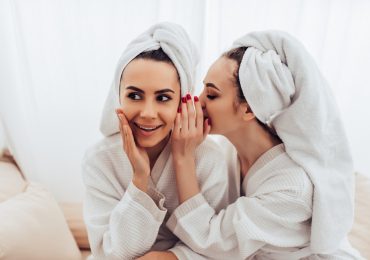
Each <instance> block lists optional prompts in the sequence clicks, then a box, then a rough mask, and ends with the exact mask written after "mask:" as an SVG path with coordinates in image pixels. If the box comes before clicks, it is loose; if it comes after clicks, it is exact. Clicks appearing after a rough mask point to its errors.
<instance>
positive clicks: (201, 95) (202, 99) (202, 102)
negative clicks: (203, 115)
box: [199, 90, 206, 110]
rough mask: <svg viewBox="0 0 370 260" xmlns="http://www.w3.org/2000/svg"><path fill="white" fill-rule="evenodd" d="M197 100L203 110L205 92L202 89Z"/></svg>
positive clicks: (204, 106)
mask: <svg viewBox="0 0 370 260" xmlns="http://www.w3.org/2000/svg"><path fill="white" fill-rule="evenodd" d="M199 102H200V104H201V105H202V109H203V110H205V108H206V93H205V91H204V90H203V91H202V93H200V95H199Z"/></svg>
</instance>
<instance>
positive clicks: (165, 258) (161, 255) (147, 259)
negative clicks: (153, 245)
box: [137, 251, 177, 260]
mask: <svg viewBox="0 0 370 260" xmlns="http://www.w3.org/2000/svg"><path fill="white" fill-rule="evenodd" d="M137 260H177V257H176V255H175V254H174V253H172V252H169V251H166V252H158V251H151V252H149V253H146V254H145V255H143V256H142V257H139V258H138V259H137Z"/></svg>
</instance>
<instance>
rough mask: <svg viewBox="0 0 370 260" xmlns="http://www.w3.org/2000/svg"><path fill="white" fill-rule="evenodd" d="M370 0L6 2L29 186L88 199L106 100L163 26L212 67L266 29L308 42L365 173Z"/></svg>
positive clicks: (2, 114)
mask: <svg viewBox="0 0 370 260" xmlns="http://www.w3.org/2000/svg"><path fill="white" fill-rule="evenodd" d="M369 14H370V2H369V1H367V0H353V1H350V0H347V1H339V0H337V1H329V0H326V1H323V0H320V1H319V0H317V1H312V0H307V1H303V0H302V1H297V0H262V1H257V0H255V1H252V0H248V1H246V0H239V1H236V0H234V1H232V0H228V1H226V0H207V1H206V0H204V1H201V0H191V1H189V0H187V1H184V0H156V1H153V0H136V1H122V0H115V1H113V0H110V1H98V0H79V1H76V0H67V1H57V0H55V1H50V0H13V1H12V0H0V119H1V120H2V121H3V131H2V133H0V140H1V138H2V137H1V135H5V137H6V143H7V144H8V146H9V148H10V149H11V151H12V152H13V154H14V156H15V157H16V160H17V162H18V163H19V165H20V167H21V169H22V170H23V172H24V174H25V176H26V177H27V178H28V179H29V180H34V181H39V182H42V183H43V184H45V185H46V186H47V187H48V188H49V189H50V190H51V191H52V192H53V193H54V195H55V196H56V197H57V199H58V200H59V201H81V200H82V198H83V191H84V189H83V185H82V181H81V171H80V162H81V158H82V156H83V153H84V151H85V149H86V148H87V147H88V146H90V145H92V144H93V143H94V142H96V141H97V140H99V139H100V138H101V135H100V133H99V131H98V126H99V119H100V114H101V110H102V106H103V102H104V99H105V96H106V94H107V91H108V89H109V86H110V83H111V79H112V76H113V72H114V67H115V63H116V61H117V59H118V57H119V56H120V54H121V52H122V50H123V49H124V48H125V46H126V44H127V43H128V42H129V41H130V40H131V39H133V38H134V37H136V36H137V35H138V34H139V33H141V32H142V31H144V30H145V29H146V28H148V27H149V26H150V25H152V24H153V23H156V22H159V21H172V22H176V23H179V24H181V25H182V26H184V28H185V29H186V30H187V31H188V33H189V34H190V36H191V38H192V39H193V40H194V42H195V43H196V45H197V46H198V48H199V50H200V53H201V58H202V62H201V64H200V67H199V70H198V71H199V75H198V80H197V88H198V90H200V89H201V79H202V77H203V76H204V74H205V72H206V71H207V67H208V66H209V65H210V64H211V63H212V61H213V60H214V59H215V58H217V56H218V55H219V54H220V53H221V52H222V51H224V50H226V48H227V47H228V46H230V44H231V43H232V41H233V40H234V39H236V38H237V37H239V36H241V35H242V34H244V33H247V32H249V31H253V30H261V29H280V30H285V31H288V32H290V33H291V34H293V35H295V36H296V37H297V38H299V39H300V40H301V41H302V42H303V43H304V44H305V45H306V47H307V48H308V49H309V51H310V52H311V53H312V55H313V56H314V58H315V59H316V61H317V63H318V64H319V66H320V67H321V68H322V70H323V73H324V74H325V75H326V77H327V79H328V80H329V82H330V83H331V86H332V88H333V90H334V93H335V97H336V99H337V101H338V104H339V106H340V108H341V112H342V115H343V119H344V122H345V126H346V128H347V131H348V136H349V139H350V143H351V147H352V151H353V155H354V159H355V166H356V170H358V171H360V172H363V173H365V174H366V173H367V174H370V165H369V163H368V158H367V151H366V150H365V149H367V148H368V147H369V146H370V138H369V135H368V133H369V132H370V122H369V121H370V120H369V116H368V115H367V114H366V111H370V104H369V102H368V100H370V90H369V80H368V74H369V73H368V69H369V68H370V51H369V46H370V30H369V28H370V20H369Z"/></svg>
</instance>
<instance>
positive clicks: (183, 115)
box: [172, 94, 211, 160]
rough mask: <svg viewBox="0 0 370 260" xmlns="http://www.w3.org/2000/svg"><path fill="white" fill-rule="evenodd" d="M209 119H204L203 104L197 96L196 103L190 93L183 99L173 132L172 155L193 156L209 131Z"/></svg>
mask: <svg viewBox="0 0 370 260" xmlns="http://www.w3.org/2000/svg"><path fill="white" fill-rule="evenodd" d="M210 130H211V127H210V125H209V124H208V119H207V120H206V121H203V111H202V106H201V104H200V102H199V99H198V97H197V96H194V103H193V101H192V99H191V96H190V94H187V95H186V97H183V98H182V99H181V106H180V108H179V113H177V115H176V120H175V125H174V129H173V132H172V155H173V157H174V159H175V160H182V159H184V158H189V157H191V158H193V157H194V154H195V149H196V148H197V147H198V145H199V144H201V143H202V142H203V140H204V139H205V137H206V136H207V134H208V133H209V131H210Z"/></svg>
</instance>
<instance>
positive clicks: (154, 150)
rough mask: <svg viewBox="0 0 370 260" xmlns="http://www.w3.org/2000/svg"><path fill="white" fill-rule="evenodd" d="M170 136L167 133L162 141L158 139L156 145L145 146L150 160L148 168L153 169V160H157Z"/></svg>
mask: <svg viewBox="0 0 370 260" xmlns="http://www.w3.org/2000/svg"><path fill="white" fill-rule="evenodd" d="M169 137H170V136H169V135H168V136H167V137H166V138H164V139H163V140H162V141H160V142H159V143H158V144H157V145H155V146H153V147H147V148H145V150H146V152H147V153H148V157H149V162H150V170H152V169H153V167H154V164H155V162H156V161H157V159H158V157H159V155H160V154H161V152H162V151H163V149H164V148H165V147H166V145H167V143H168V141H169V139H170V138H169Z"/></svg>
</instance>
